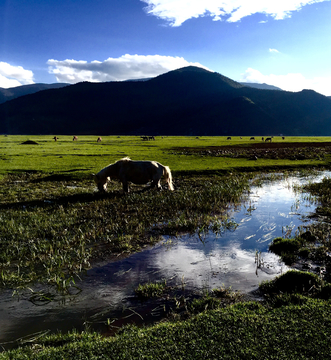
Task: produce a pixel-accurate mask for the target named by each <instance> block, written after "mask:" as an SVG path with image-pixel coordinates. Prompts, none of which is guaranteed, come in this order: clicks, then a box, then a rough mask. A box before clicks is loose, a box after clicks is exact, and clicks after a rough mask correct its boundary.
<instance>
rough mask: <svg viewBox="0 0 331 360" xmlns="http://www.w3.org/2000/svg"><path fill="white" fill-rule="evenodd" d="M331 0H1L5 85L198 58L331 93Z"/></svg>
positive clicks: (0, 78) (109, 76) (215, 67)
mask: <svg viewBox="0 0 331 360" xmlns="http://www.w3.org/2000/svg"><path fill="white" fill-rule="evenodd" d="M330 19H331V0H249V1H248V0H0V87H1V88H10V87H15V86H20V85H27V84H33V83H56V82H65V83H70V84H74V83H77V82H80V81H91V82H103V81H122V80H127V79H141V78H146V77H147V78H149V77H154V76H157V75H160V74H163V73H166V72H168V71H170V70H175V69H177V68H181V67H185V66H189V65H194V66H200V67H203V68H205V69H207V70H211V71H215V72H217V73H220V74H222V75H224V76H227V77H229V78H231V79H233V80H235V81H240V82H255V83H267V84H270V85H275V86H278V87H280V88H281V89H283V90H287V91H301V90H302V89H312V90H315V91H317V92H319V93H321V94H323V95H326V96H331V20H330Z"/></svg>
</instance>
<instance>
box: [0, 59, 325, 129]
mask: <svg viewBox="0 0 331 360" xmlns="http://www.w3.org/2000/svg"><path fill="white" fill-rule="evenodd" d="M53 85H54V87H56V85H58V86H57V88H54V87H53V88H48V89H45V90H43V89H41V90H40V91H37V92H34V93H31V94H28V95H24V96H19V97H16V98H13V99H12V100H10V101H5V102H3V103H2V104H0V133H2V134H55V135H58V134H75V135H79V134H95V135H108V134H109V135H114V134H117V135H121V134H123V135H125V134H127V135H134V134H135V135H196V136H197V135H227V136H228V135H243V136H245V135H248V136H251V135H278V134H283V135H301V136H312V135H324V136H326V135H331V99H330V98H328V97H326V96H324V95H321V94H319V93H317V92H315V91H313V90H303V91H300V92H288V91H280V90H279V89H278V88H276V89H275V90H273V89H272V88H271V89H270V87H269V88H268V89H257V88H255V87H252V86H253V85H251V84H244V85H243V84H241V83H238V82H236V81H233V80H231V79H230V78H227V77H225V76H223V75H221V74H219V73H215V72H210V71H207V70H204V69H201V68H197V67H193V66H189V67H185V68H182V69H178V70H174V71H170V72H168V73H166V74H163V75H160V76H157V77H155V78H152V79H148V80H146V81H125V82H106V83H89V82H81V83H78V84H74V85H67V84H53ZM245 85H247V86H245ZM248 85H249V86H248Z"/></svg>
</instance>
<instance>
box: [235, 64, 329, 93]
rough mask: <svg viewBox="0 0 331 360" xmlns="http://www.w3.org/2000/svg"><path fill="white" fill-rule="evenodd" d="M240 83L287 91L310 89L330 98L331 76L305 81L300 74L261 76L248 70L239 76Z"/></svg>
mask: <svg viewBox="0 0 331 360" xmlns="http://www.w3.org/2000/svg"><path fill="white" fill-rule="evenodd" d="M240 81H241V82H248V83H258V84H263V83H265V84H268V85H274V86H277V87H279V88H281V89H283V90H287V91H301V90H303V89H311V90H315V91H316V92H318V93H320V94H323V95H326V96H331V88H330V83H331V76H329V77H314V78H312V79H306V78H305V77H304V76H303V75H302V74H300V73H290V74H286V75H274V74H270V75H263V74H262V73H261V72H260V71H258V70H255V69H252V68H248V69H247V70H246V71H245V73H244V74H242V75H241V79H240Z"/></svg>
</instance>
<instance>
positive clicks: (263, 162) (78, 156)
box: [0, 135, 331, 175]
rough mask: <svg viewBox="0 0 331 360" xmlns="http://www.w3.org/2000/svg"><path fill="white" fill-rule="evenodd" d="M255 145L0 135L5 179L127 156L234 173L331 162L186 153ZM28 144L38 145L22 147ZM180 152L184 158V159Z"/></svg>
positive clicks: (79, 169)
mask: <svg viewBox="0 0 331 360" xmlns="http://www.w3.org/2000/svg"><path fill="white" fill-rule="evenodd" d="M256 139H257V140H256V141H251V140H249V138H248V137H246V138H243V139H240V137H232V138H231V140H226V137H198V138H197V137H195V136H192V137H171V136H169V137H164V138H162V137H156V141H142V140H141V139H140V137H138V136H125V137H124V136H121V137H117V136H104V137H103V138H102V140H103V141H102V142H99V143H98V142H97V141H96V140H97V137H95V136H93V137H92V136H79V137H78V141H72V136H59V140H58V141H57V142H55V141H54V140H52V136H29V137H27V136H10V135H8V136H3V135H2V136H0V160H1V161H0V174H6V173H8V172H18V173H20V172H26V171H34V172H36V171H37V172H40V173H61V174H66V173H70V174H73V173H76V174H85V175H87V174H90V173H91V172H94V173H95V172H97V171H99V170H100V169H101V168H103V167H104V166H106V165H108V164H110V163H112V162H114V161H116V160H118V159H120V158H122V157H124V156H130V157H131V158H132V159H133V160H151V159H156V160H157V161H159V162H160V163H162V164H163V163H164V164H165V165H168V166H170V168H171V170H172V171H174V172H175V173H176V172H197V171H223V172H224V171H232V170H233V169H239V170H240V169H259V168H264V167H275V168H276V167H298V166H316V165H317V166H320V165H323V164H325V162H328V157H327V158H326V159H321V158H319V157H317V156H315V157H312V158H309V159H303V160H298V159H296V160H293V159H263V158H261V159H259V158H258V159H257V160H256V161H252V160H250V159H249V158H244V157H243V158H240V157H239V158H233V157H231V156H219V157H215V156H210V155H212V154H209V155H208V153H207V154H200V153H199V152H196V153H190V154H189V155H187V154H185V152H184V150H185V149H196V148H198V149H205V150H206V151H208V150H211V149H212V148H215V147H222V146H233V147H238V148H239V147H245V146H248V147H252V146H253V145H255V144H260V145H261V144H262V145H263V146H265V147H268V145H269V146H270V144H269V143H264V142H262V141H261V140H260V138H256ZM27 140H31V141H35V142H36V143H37V144H38V145H25V144H24V145H23V143H24V142H25V141H27ZM330 141H331V138H330V137H309V138H307V137H288V138H286V139H285V140H282V138H281V137H275V138H274V139H273V143H272V144H277V143H280V144H284V142H286V143H288V144H293V143H312V144H313V143H320V144H325V143H328V142H330ZM180 148H182V149H183V154H180V151H179V150H180Z"/></svg>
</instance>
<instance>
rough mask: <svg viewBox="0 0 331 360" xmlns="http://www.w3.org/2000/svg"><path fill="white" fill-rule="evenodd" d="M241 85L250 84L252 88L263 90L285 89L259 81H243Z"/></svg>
mask: <svg viewBox="0 0 331 360" xmlns="http://www.w3.org/2000/svg"><path fill="white" fill-rule="evenodd" d="M240 84H241V85H244V86H249V87H252V88H256V89H261V90H281V91H283V89H281V88H279V87H277V86H273V85H268V84H265V83H263V84H258V83H248V82H241V83H240Z"/></svg>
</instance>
